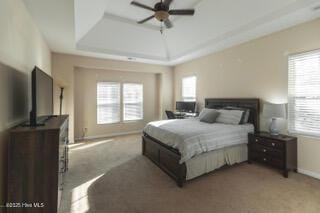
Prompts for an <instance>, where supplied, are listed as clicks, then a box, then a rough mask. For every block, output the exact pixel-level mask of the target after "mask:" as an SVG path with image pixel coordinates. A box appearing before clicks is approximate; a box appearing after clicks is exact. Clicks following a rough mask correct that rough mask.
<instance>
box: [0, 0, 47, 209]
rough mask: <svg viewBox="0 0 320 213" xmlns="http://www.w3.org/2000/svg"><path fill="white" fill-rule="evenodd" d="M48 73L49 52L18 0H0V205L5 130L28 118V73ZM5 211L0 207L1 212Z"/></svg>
mask: <svg viewBox="0 0 320 213" xmlns="http://www.w3.org/2000/svg"><path fill="white" fill-rule="evenodd" d="M35 65H37V66H38V67H40V68H41V69H43V70H44V71H46V72H47V73H48V74H50V73H51V53H50V50H49V48H48V46H47V44H46V42H45V40H44V39H43V37H42V35H41V33H40V32H39V31H38V29H37V27H36V26H35V24H34V23H33V21H32V19H31V17H30V15H29V14H28V12H27V9H26V7H25V5H24V4H23V1H21V0H1V1H0V100H1V102H0V109H1V110H0V205H2V204H3V202H4V198H5V194H4V193H5V187H6V183H5V177H6V175H7V173H6V165H7V161H6V158H7V150H6V149H7V143H8V131H7V130H8V129H9V128H10V127H12V126H13V125H14V124H16V123H17V122H20V121H21V120H23V119H25V118H27V117H28V111H29V107H28V106H29V105H30V101H29V97H30V84H29V82H30V73H31V71H32V68H33V67H34V66H35ZM2 211H4V209H3V208H0V212H2Z"/></svg>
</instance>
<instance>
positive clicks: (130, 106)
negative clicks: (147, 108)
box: [123, 83, 143, 121]
mask: <svg viewBox="0 0 320 213" xmlns="http://www.w3.org/2000/svg"><path fill="white" fill-rule="evenodd" d="M141 119H143V85H142V84H133V83H127V84H123V120H124V121H135V120H141Z"/></svg>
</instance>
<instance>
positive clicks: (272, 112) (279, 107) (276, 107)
mask: <svg viewBox="0 0 320 213" xmlns="http://www.w3.org/2000/svg"><path fill="white" fill-rule="evenodd" d="M263 116H264V117H267V118H271V123H270V125H269V132H270V134H271V135H279V130H278V129H277V125H276V121H277V118H286V104H271V103H265V104H264V105H263Z"/></svg>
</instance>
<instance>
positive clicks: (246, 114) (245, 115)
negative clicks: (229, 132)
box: [223, 106, 250, 124]
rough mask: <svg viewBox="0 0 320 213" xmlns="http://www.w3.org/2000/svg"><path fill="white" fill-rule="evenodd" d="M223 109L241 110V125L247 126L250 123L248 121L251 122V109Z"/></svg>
mask: <svg viewBox="0 0 320 213" xmlns="http://www.w3.org/2000/svg"><path fill="white" fill-rule="evenodd" d="M223 109H227V110H241V111H243V114H242V118H241V121H240V124H246V123H248V121H249V116H250V109H248V108H242V107H235V106H227V107H224V108H223Z"/></svg>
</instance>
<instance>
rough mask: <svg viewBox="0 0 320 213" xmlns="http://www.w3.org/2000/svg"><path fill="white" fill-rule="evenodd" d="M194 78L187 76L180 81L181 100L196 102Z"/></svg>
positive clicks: (195, 80) (195, 78)
mask: <svg viewBox="0 0 320 213" xmlns="http://www.w3.org/2000/svg"><path fill="white" fill-rule="evenodd" d="M196 83H197V77H196V76H189V77H185V78H183V79H182V100H183V101H196Z"/></svg>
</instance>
